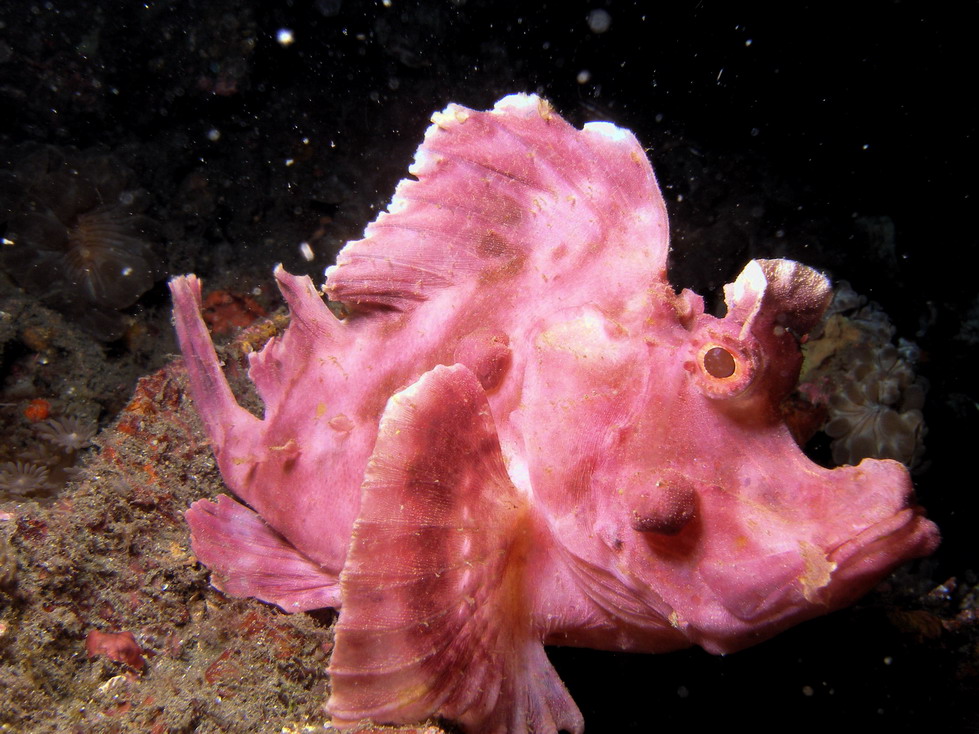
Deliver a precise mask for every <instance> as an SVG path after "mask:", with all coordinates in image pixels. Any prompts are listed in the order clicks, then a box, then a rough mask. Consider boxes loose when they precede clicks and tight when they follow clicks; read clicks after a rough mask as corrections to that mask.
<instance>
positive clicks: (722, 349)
mask: <svg viewBox="0 0 979 734" xmlns="http://www.w3.org/2000/svg"><path fill="white" fill-rule="evenodd" d="M692 346H693V353H692V354H691V355H690V356H691V358H692V359H691V362H690V363H688V365H689V366H688V369H689V371H690V373H691V377H692V378H693V380H694V383H695V384H696V386H697V388H698V389H699V390H700V391H701V392H702V393H703V394H704V395H705V396H707V397H709V398H712V399H715V400H728V399H732V398H738V397H740V396H742V395H745V394H746V393H747V392H748V391H749V390H750V388H751V387H752V385H753V384H754V382H755V378H756V377H758V375H759V370H760V366H761V364H762V361H761V351H760V349H759V347H758V345H757V344H756V343H755V341H754V339H752V338H751V337H750V336H748V337H747V338H745V337H742V336H741V335H740V334H738V335H732V334H727V333H724V331H723V330H722V329H718V328H712V329H704V330H703V331H701V332H700V333H699V334H698V335H696V336H695V337H694V339H693V345H692Z"/></svg>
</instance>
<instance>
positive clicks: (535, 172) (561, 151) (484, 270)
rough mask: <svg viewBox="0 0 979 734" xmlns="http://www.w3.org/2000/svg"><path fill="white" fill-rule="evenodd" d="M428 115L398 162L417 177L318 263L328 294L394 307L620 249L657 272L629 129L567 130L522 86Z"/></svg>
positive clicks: (662, 257) (655, 209)
mask: <svg viewBox="0 0 979 734" xmlns="http://www.w3.org/2000/svg"><path fill="white" fill-rule="evenodd" d="M432 122H433V124H432V126H431V127H429V129H428V131H427V132H426V133H425V140H424V142H423V143H422V145H421V147H420V148H419V149H418V152H417V153H416V155H415V161H414V163H413V164H412V166H411V167H410V168H409V172H410V173H411V174H413V175H414V176H416V177H417V180H411V179H405V180H403V181H401V183H400V184H398V187H397V190H396V191H395V194H394V198H393V200H392V201H391V205H390V206H389V207H388V211H386V212H384V213H382V214H381V215H380V216H378V218H377V220H376V221H374V222H373V223H371V224H370V225H368V227H367V230H366V232H365V234H364V238H363V239H361V240H358V241H355V242H350V243H348V244H347V246H346V247H345V248H344V249H343V250H342V251H341V252H340V254H339V256H338V257H337V264H336V265H335V266H333V267H331V268H329V269H328V270H327V281H326V286H325V289H326V292H327V293H328V295H329V297H330V298H331V299H333V300H337V301H342V302H344V303H346V304H348V305H349V306H351V307H353V308H355V309H356V308H359V309H362V310H363V309H366V310H370V309H374V308H388V309H396V310H400V311H406V310H410V309H411V308H412V307H413V306H414V305H415V304H417V303H418V302H420V301H424V300H426V299H427V298H430V297H431V296H432V294H433V293H434V292H436V291H439V290H442V289H445V288H450V287H454V286H460V285H462V286H465V285H467V284H469V283H472V284H474V285H475V284H476V283H486V282H488V281H492V282H494V283H498V282H500V281H502V280H506V279H507V278H514V277H516V276H517V274H518V273H519V272H520V271H521V270H522V268H523V266H524V265H525V264H526V263H528V262H532V261H537V263H536V264H537V265H539V266H542V267H539V268H538V269H539V270H540V271H541V272H547V273H549V274H558V273H560V272H561V270H562V269H566V270H568V271H570V270H573V269H577V268H580V267H581V262H582V258H594V257H596V256H598V257H601V258H602V259H603V261H604V264H605V265H607V264H608V263H609V262H613V261H615V260H616V259H617V258H620V257H622V255H621V254H620V253H619V249H620V248H622V250H623V253H624V254H625V255H626V256H628V257H630V259H631V258H633V257H636V258H637V260H636V262H637V265H638V267H640V268H642V269H643V270H644V271H646V270H648V271H649V273H650V279H652V278H657V277H660V276H661V274H662V272H663V269H664V268H665V265H666V250H667V235H666V213H665V208H664V206H663V202H662V197H661V196H660V194H659V189H658V187H657V186H656V181H655V178H654V176H653V171H652V168H651V166H650V165H649V161H648V160H647V159H646V155H645V153H644V151H643V149H642V147H641V146H640V145H639V143H638V142H637V141H636V139H635V137H634V136H633V135H632V133H630V132H628V131H626V130H622V129H620V128H617V127H615V126H614V125H612V124H610V123H589V124H587V125H585V127H584V128H583V129H581V130H578V129H576V128H575V127H573V126H572V125H569V124H568V123H567V122H565V121H564V120H563V119H562V118H561V117H560V116H559V115H557V114H556V113H555V112H554V111H553V109H552V108H551V106H550V105H549V104H548V103H547V102H545V101H544V100H541V99H540V98H539V97H536V96H531V95H525V94H515V95H510V96H509V97H505V98H503V99H502V100H500V101H499V102H498V103H497V104H496V106H495V107H494V109H493V110H491V111H488V112H477V111H474V110H470V109H467V108H465V107H461V106H459V105H455V104H452V105H449V106H448V107H447V108H446V109H445V111H444V112H440V113H436V114H435V115H434V116H433V117H432ZM620 264H621V263H620ZM645 285H646V283H642V285H641V286H640V287H644V286H645Z"/></svg>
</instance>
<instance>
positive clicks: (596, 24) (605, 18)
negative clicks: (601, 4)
mask: <svg viewBox="0 0 979 734" xmlns="http://www.w3.org/2000/svg"><path fill="white" fill-rule="evenodd" d="M611 25H612V16H611V15H609V14H608V11H607V10H602V9H601V8H595V9H594V10H592V11H591V12H590V13H588V27H589V28H590V29H591V32H592V33H605V31H607V30H608V29H609V26H611Z"/></svg>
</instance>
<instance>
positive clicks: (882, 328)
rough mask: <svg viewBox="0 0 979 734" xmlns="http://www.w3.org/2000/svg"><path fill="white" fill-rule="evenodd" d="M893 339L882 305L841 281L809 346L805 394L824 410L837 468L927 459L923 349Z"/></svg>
mask: <svg viewBox="0 0 979 734" xmlns="http://www.w3.org/2000/svg"><path fill="white" fill-rule="evenodd" d="M894 332H895V329H894V325H893V324H892V323H891V321H890V319H888V318H887V315H886V314H885V313H884V312H883V310H881V308H880V306H878V305H876V304H873V303H869V304H868V303H867V299H866V298H864V297H863V296H859V295H858V294H857V293H855V292H854V291H853V289H852V288H850V286H849V284H847V283H846V282H841V283H840V285H839V286H838V289H837V292H836V294H835V296H834V300H833V304H832V305H831V306H830V308H829V312H828V315H827V317H826V319H825V320H824V321H823V323H822V325H821V326H820V328H819V329H818V330H817V331H816V333H815V334H814V335H813V338H812V339H810V340H809V342H807V343H806V344H805V345H804V346H803V351H804V353H805V358H806V362H805V365H804V368H803V374H802V376H801V378H800V381H801V383H802V384H801V385H800V391H801V392H802V393H803V394H806V395H807V396H808V397H809V398H810V399H811V401H812V402H814V403H816V404H817V405H821V406H823V408H824V409H825V413H826V417H827V421H826V424H825V426H824V428H823V430H824V431H825V433H826V435H828V436H829V437H830V438H831V439H832V441H831V444H830V447H831V450H832V455H833V461H834V462H835V463H837V464H851V465H855V464H858V463H860V461H861V460H862V459H865V458H874V459H896V460H897V461H900V462H902V463H904V464H907V465H908V466H914V465H916V464H917V463H918V462H919V461H920V460H921V457H922V454H923V453H924V436H925V434H926V432H927V430H926V428H925V423H924V417H923V415H922V412H921V408H922V407H923V405H924V399H925V389H926V385H925V382H924V381H923V380H922V379H920V378H918V377H917V376H916V375H915V372H914V365H915V363H916V362H917V360H918V349H917V347H916V346H915V345H914V344H913V343H911V342H908V341H906V340H903V339H900V340H898V345H897V346H895V345H894V344H893V343H892V339H893V337H894Z"/></svg>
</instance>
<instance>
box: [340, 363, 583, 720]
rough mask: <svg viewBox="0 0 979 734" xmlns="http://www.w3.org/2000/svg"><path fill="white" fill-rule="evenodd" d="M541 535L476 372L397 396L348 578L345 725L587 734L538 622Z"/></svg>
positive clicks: (343, 627)
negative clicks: (439, 724) (535, 562)
mask: <svg viewBox="0 0 979 734" xmlns="http://www.w3.org/2000/svg"><path fill="white" fill-rule="evenodd" d="M539 546H540V539H539V538H535V537H534V530H533V527H532V523H531V512H530V508H529V507H528V504H527V502H526V500H525V499H524V498H523V497H522V496H521V494H520V493H519V492H518V491H517V489H516V488H515V487H514V486H513V484H512V483H511V482H510V479H509V477H508V475H507V472H506V468H505V467H504V464H503V456H502V453H501V451H500V444H499V440H498V438H497V435H496V428H495V425H494V423H493V418H492V416H491V415H490V408H489V404H488V403H487V401H486V397H485V394H484V393H483V390H482V388H481V387H480V385H479V382H478V380H477V379H476V377H475V376H474V375H473V373H472V372H470V371H469V369H467V368H466V367H464V366H462V365H455V366H453V367H443V366H439V367H436V368H435V369H433V370H431V371H430V372H427V373H426V374H425V375H423V376H422V378H421V379H420V380H419V381H418V382H416V383H415V384H414V385H412V386H410V387H408V388H406V389H405V390H403V391H402V392H400V393H397V394H396V395H394V396H393V397H392V398H391V400H390V401H389V403H388V406H387V408H386V410H385V411H384V416H383V418H382V419H381V430H380V433H379V434H378V438H377V444H376V448H375V451H374V454H373V456H372V457H371V461H370V463H369V465H368V469H367V475H366V479H365V482H364V487H363V495H362V500H361V513H360V516H359V518H358V519H357V523H356V524H355V526H354V532H353V539H352V541H351V545H350V551H349V554H348V556H347V563H346V565H345V566H344V569H343V572H342V574H341V576H340V584H341V590H342V593H343V610H342V612H341V615H340V620H339V622H338V624H337V629H336V644H335V647H334V652H333V659H332V660H331V663H330V676H331V681H332V686H333V693H332V697H331V698H330V701H329V704H328V705H327V708H328V709H329V711H330V713H331V714H332V715H333V716H334V722H335V723H337V724H341V725H345V724H348V723H353V722H356V721H359V720H361V719H372V720H374V721H376V722H385V723H411V722H417V721H422V720H424V719H426V718H428V717H431V716H443V717H446V718H448V719H451V720H453V721H457V722H459V723H460V724H462V726H463V728H464V730H465V731H466V732H467V733H468V734H491V733H492V734H511V733H512V734H515V733H516V732H531V731H532V732H535V734H556V732H557V731H558V730H559V729H561V730H565V731H569V732H575V733H578V734H580V732H581V730H582V728H583V724H582V718H581V714H580V712H579V711H578V709H577V707H576V706H575V704H574V702H573V701H572V700H571V697H570V696H569V695H568V692H567V691H566V690H565V688H564V685H563V684H562V683H561V681H560V679H559V678H558V675H557V673H556V672H555V671H554V669H553V667H551V665H550V663H549V662H548V660H547V656H546V655H545V653H544V648H543V645H542V643H541V639H540V634H541V633H540V631H539V630H535V629H534V628H533V622H532V600H531V599H530V598H529V597H530V594H531V592H532V590H531V589H530V588H529V587H530V584H529V583H528V582H527V580H526V574H527V570H528V563H529V559H530V557H531V555H532V553H533V552H534V550H535V548H538V547H539ZM459 671H465V673H464V674H460V672H459Z"/></svg>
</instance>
